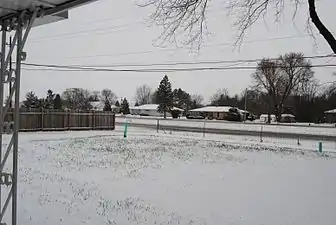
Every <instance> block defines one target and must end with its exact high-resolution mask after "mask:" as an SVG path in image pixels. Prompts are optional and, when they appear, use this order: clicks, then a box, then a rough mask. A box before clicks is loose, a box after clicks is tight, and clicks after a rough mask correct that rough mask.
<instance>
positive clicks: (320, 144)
mask: <svg viewBox="0 0 336 225" xmlns="http://www.w3.org/2000/svg"><path fill="white" fill-rule="evenodd" d="M319 152H320V153H322V142H321V141H320V142H319Z"/></svg>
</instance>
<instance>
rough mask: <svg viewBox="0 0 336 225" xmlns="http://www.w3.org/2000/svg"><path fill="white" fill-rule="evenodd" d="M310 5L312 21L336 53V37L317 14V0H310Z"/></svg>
mask: <svg viewBox="0 0 336 225" xmlns="http://www.w3.org/2000/svg"><path fill="white" fill-rule="evenodd" d="M308 5H309V15H310V18H311V20H312V22H313V23H314V25H315V27H316V28H317V29H318V31H319V32H320V34H321V35H322V36H323V37H324V39H325V40H326V41H327V42H328V44H329V46H330V47H331V49H332V50H333V52H334V53H335V54H336V39H335V38H334V36H333V35H332V33H331V32H330V31H329V30H328V28H327V27H326V26H324V24H323V23H322V21H321V20H320V18H319V16H318V15H317V12H316V8H315V0H308Z"/></svg>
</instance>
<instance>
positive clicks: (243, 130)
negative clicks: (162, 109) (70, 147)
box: [116, 117, 336, 142]
mask: <svg viewBox="0 0 336 225" xmlns="http://www.w3.org/2000/svg"><path fill="white" fill-rule="evenodd" d="M125 121H128V123H129V124H130V126H133V127H143V128H150V129H160V130H167V131H170V130H172V131H186V132H197V133H210V134H225V135H241V136H260V137H261V138H262V137H273V138H291V139H301V140H304V139H305V140H317V141H335V142H336V128H332V127H302V126H288V125H285V126H282V125H265V124H262V125H260V124H248V123H246V124H244V123H236V122H234V123H230V122H221V121H216V122H213V121H211V122H209V121H195V120H179V119H175V120H173V119H168V120H164V119H160V118H159V119H155V118H125V117H116V125H123V124H124V123H125Z"/></svg>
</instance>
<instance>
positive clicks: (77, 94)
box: [62, 88, 92, 110]
mask: <svg viewBox="0 0 336 225" xmlns="http://www.w3.org/2000/svg"><path fill="white" fill-rule="evenodd" d="M90 94H91V93H90V91H88V90H86V89H83V88H67V89H66V90H65V91H64V92H63V94H62V99H64V103H65V105H66V107H68V108H69V109H72V110H89V109H91V108H92V106H91V104H90Z"/></svg>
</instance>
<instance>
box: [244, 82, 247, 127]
mask: <svg viewBox="0 0 336 225" xmlns="http://www.w3.org/2000/svg"><path fill="white" fill-rule="evenodd" d="M246 109H247V88H246V89H245V112H244V122H245V121H246V116H247V112H246Z"/></svg>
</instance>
